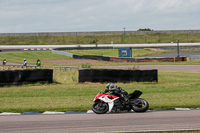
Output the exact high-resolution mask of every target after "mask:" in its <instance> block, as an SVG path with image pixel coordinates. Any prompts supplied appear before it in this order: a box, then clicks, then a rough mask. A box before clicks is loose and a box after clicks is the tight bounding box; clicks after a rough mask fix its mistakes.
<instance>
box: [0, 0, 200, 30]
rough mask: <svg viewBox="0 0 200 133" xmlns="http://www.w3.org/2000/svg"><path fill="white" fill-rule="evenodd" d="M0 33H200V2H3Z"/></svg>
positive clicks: (130, 0) (137, 0)
mask: <svg viewBox="0 0 200 133" xmlns="http://www.w3.org/2000/svg"><path fill="white" fill-rule="evenodd" d="M0 3H1V4H0V16H1V19H0V25H1V27H0V32H3V33H4V32H73V31H109V30H114V31H116V30H123V27H126V30H137V29H139V28H151V29H155V30H173V29H175V30H181V29H200V27H199V23H200V19H199V17H198V16H199V13H200V8H199V5H200V1H199V0H189V1H188V0H151V1H149V0H115V1H113V0H0Z"/></svg>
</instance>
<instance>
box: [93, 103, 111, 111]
mask: <svg viewBox="0 0 200 133" xmlns="http://www.w3.org/2000/svg"><path fill="white" fill-rule="evenodd" d="M108 109H109V106H108V104H107V103H101V102H96V103H94V104H93V105H92V111H93V112H94V113H96V114H105V113H106V112H108Z"/></svg>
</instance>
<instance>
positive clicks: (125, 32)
mask: <svg viewBox="0 0 200 133" xmlns="http://www.w3.org/2000/svg"><path fill="white" fill-rule="evenodd" d="M123 29H124V35H126V32H125V29H126V28H125V27H124V28H123Z"/></svg>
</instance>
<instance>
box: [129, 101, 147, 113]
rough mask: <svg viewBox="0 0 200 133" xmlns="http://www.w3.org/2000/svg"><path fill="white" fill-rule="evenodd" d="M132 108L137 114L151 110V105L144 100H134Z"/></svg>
mask: <svg viewBox="0 0 200 133" xmlns="http://www.w3.org/2000/svg"><path fill="white" fill-rule="evenodd" d="M132 108H133V110H134V111H135V112H146V111H147V110H148V108H149V103H148V102H147V101H146V100H144V99H142V98H137V99H135V100H134V104H132Z"/></svg>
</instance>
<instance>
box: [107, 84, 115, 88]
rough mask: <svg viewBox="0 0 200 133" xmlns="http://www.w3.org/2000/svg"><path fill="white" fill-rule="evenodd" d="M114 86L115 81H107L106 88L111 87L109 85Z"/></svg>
mask: <svg viewBox="0 0 200 133" xmlns="http://www.w3.org/2000/svg"><path fill="white" fill-rule="evenodd" d="M111 86H114V84H113V83H107V85H106V88H107V89H109V87H111Z"/></svg>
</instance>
